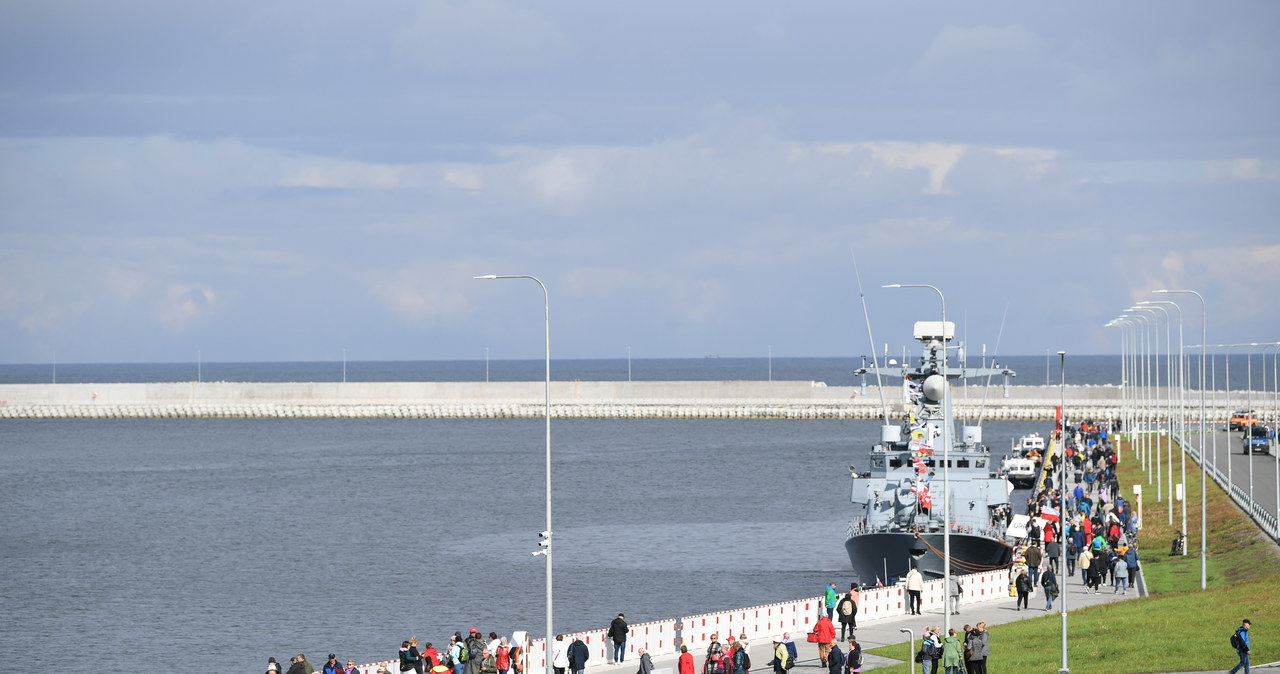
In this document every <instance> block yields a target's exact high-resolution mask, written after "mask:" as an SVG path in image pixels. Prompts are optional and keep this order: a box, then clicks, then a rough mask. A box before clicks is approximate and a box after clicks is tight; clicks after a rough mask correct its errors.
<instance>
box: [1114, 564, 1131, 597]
mask: <svg viewBox="0 0 1280 674" xmlns="http://www.w3.org/2000/svg"><path fill="white" fill-rule="evenodd" d="M1115 577H1116V587H1115V590H1114V591H1113V592H1112V594H1115V593H1116V592H1119V593H1120V594H1129V562H1126V561H1124V557H1119V556H1117V557H1116V565H1115Z"/></svg>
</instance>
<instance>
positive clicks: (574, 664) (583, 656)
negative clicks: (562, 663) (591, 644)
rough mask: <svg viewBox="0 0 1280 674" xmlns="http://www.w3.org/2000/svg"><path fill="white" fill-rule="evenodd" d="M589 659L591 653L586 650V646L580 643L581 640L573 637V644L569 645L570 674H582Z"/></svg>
mask: <svg viewBox="0 0 1280 674" xmlns="http://www.w3.org/2000/svg"><path fill="white" fill-rule="evenodd" d="M590 657H591V652H590V651H589V650H587V645H586V644H584V643H582V639H580V638H577V637H575V638H574V640H573V643H571V644H569V672H570V674H582V670H584V669H586V667H587V659H588V658H590Z"/></svg>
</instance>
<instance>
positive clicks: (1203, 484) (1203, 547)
mask: <svg viewBox="0 0 1280 674" xmlns="http://www.w3.org/2000/svg"><path fill="white" fill-rule="evenodd" d="M1154 292H1157V293H1183V294H1187V295H1195V296H1196V297H1197V298H1198V299H1199V300H1200V589H1201V590H1204V589H1206V588H1208V586H1209V544H1208V542H1207V541H1208V539H1207V538H1206V535H1207V534H1208V530H1209V525H1208V524H1207V522H1208V506H1207V505H1206V504H1207V498H1208V486H1207V485H1208V482H1209V477H1208V469H1207V468H1206V467H1205V452H1204V438H1205V430H1206V427H1205V417H1204V386H1205V381H1204V356H1205V344H1208V343H1209V339H1208V337H1207V335H1208V331H1209V324H1208V322H1207V321H1208V318H1207V316H1208V311H1207V310H1206V308H1205V303H1204V296H1203V295H1201V294H1200V293H1198V292H1196V291H1194V290H1169V289H1167V288H1164V289H1160V290H1156V291H1154ZM1214 468H1215V470H1216V469H1217V466H1215V467H1214Z"/></svg>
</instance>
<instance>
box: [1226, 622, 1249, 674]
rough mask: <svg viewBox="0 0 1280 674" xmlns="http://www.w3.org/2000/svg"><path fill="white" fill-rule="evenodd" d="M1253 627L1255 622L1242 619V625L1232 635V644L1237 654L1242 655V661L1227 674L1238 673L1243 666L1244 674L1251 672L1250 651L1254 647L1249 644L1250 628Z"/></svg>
mask: <svg viewBox="0 0 1280 674" xmlns="http://www.w3.org/2000/svg"><path fill="white" fill-rule="evenodd" d="M1250 627H1253V623H1251V622H1249V620H1248V619H1247V618H1246V619H1244V620H1242V621H1240V626H1239V627H1237V628H1236V631H1235V633H1234V634H1232V635H1231V645H1232V646H1234V647H1235V649H1236V655H1238V656H1240V662H1239V663H1237V664H1236V666H1235V667H1232V668H1231V671H1230V672H1228V673H1227V674H1236V672H1238V671H1240V670H1241V668H1243V669H1244V674H1249V653H1250V651H1252V649H1253V647H1252V646H1251V645H1250V644H1249V628H1250Z"/></svg>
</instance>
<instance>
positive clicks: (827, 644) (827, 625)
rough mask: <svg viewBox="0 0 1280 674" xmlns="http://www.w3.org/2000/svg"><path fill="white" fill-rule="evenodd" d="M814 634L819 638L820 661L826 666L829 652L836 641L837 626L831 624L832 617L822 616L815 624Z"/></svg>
mask: <svg viewBox="0 0 1280 674" xmlns="http://www.w3.org/2000/svg"><path fill="white" fill-rule="evenodd" d="M813 634H814V636H815V637H817V639H818V662H820V663H821V664H822V666H823V667H826V666H827V654H828V653H830V652H831V647H832V645H833V644H835V641H836V626H835V625H832V624H831V619H830V618H828V617H826V616H821V617H819V618H818V622H817V623H815V624H814V626H813Z"/></svg>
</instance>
